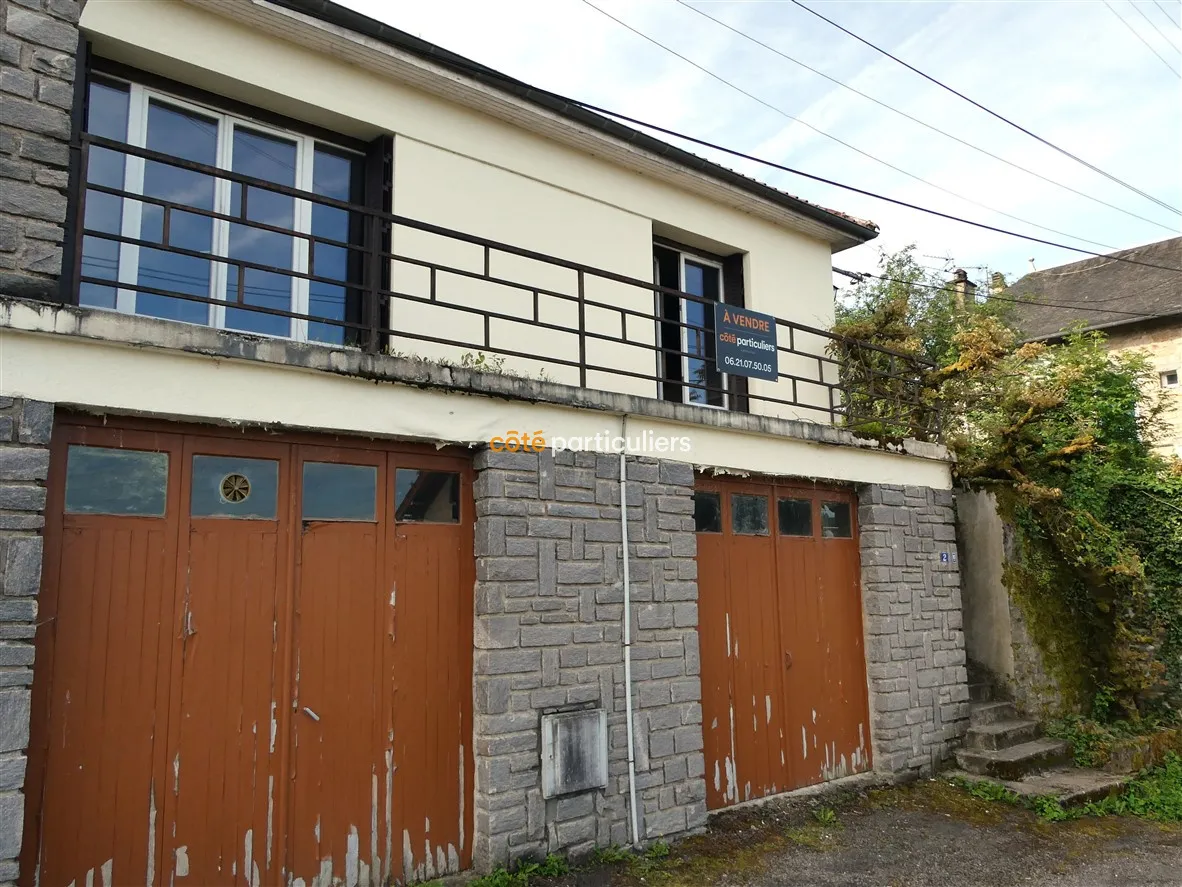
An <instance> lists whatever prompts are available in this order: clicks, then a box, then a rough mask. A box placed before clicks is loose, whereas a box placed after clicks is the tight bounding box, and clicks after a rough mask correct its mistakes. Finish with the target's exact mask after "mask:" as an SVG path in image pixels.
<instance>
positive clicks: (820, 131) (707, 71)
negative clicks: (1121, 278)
mask: <svg viewBox="0 0 1182 887" xmlns="http://www.w3.org/2000/svg"><path fill="white" fill-rule="evenodd" d="M580 2H581V3H583V4H584V5H586V6H589V7H590V8H591V9H594V10H595V11H596V12H598V13H599V14H600V15H602V16H605V17H606V18H609V19H611V20H612V21H613V22H615V23H616V24H617V25H620V26H621V27H622V28H625V29H627V30H628V31H631V32H632V33H633V34H635V35H636V36H637V37H640V38H642V39H644V40H647V41H648V42H649V43H651V44H653V45H654V46H656V47H658V48H660V49H663V50H665V52H668V53H669V54H670V55H673V56H676V57H677V58H679V59H681V60H682V61H683V62H685V63H686V64H689V65H692V66H693V67H694V68H696V69H697V70H699V71H701V72H702V73H703V74H705V75H706V76H708V77H712V78H713V79H715V80H717V81H718V82H719V83H721V84H723V85H724V86H727V87H730V88H731V89H733V90H735V91H736V92H738V93H740V94H741V95H744V96H746V97H747V98H749V99H751V100H752V101H754V102H758V103H759V104H760V105H762V106H763V107H764V108H767V109H768V110H769V111H772V112H773V113H776V114H779V115H780V116H781V117H784V118H786V119H788V120H791V121H793V122H795V123H799V124H800V125H801V126H804V127H807V128H808V129H811V130H812V131H813V132H815V133H817V135H819V136H823V137H824V138H827V139H829V140H830V141H833V142H836V143H837V144H839V145H842V146H843V147H845V148H849V149H850V150H851V151H854V152H855V153H857V154H860V155H862V156H863V157H865V158H867V159H868V160H873V161H874V162H875V163H879V164H881V165H882V166H885V167H886V168H887V169H891V170H894V171H895V172H897V173H900V174H901V175H905V176H907V177H908V178H909V179H913V180H915V181H917V182H920V183H921V184H924V185H927V186H928V187H929V188H935V189H936V190H937V191H942V192H944V193H945V194H948V195H950V196H952V197H955V198H957V199H958V200H963V201H965V202H966V203H971V204H972V205H973V206H977V207H980V208H981V209H984V210H988V211H989V212H993V213H997V214H998V215H1000V216H1005V217H1006V218H1007V219H1013V220H1014V221H1015V222H1021V223H1022V224H1024V225H1030V226H1031V227H1033V228H1038V229H1040V230H1042V231H1049V232H1050V233H1051V234H1058V235H1059V236H1060V237H1070V238H1071V239H1072V240H1079V241H1082V242H1083V243H1090V244H1092V245H1093V246H1101V247H1104V248H1105V249H1114V247H1111V246H1109V245H1108V244H1105V243H1097V242H1096V241H1094V240H1088V239H1087V238H1086V237H1078V236H1076V235H1074V234H1069V233H1067V232H1066V231H1060V230H1058V229H1057V228H1049V227H1047V226H1046V225H1040V224H1038V223H1037V222H1032V221H1030V220H1029V219H1024V218H1022V217H1021V216H1016V215H1013V214H1012V213H1008V212H1006V211H1005V210H1001V209H997V208H996V207H993V206H989V205H988V204H986V203H981V202H980V201H977V200H974V199H973V198H971V197H967V196H966V195H964V194H961V193H959V192H957V191H953V190H952V189H950V188H945V187H944V186H943V185H937V184H936V183H935V182H932V181H929V180H928V179H925V178H923V177H922V176H919V175H916V174H915V173H912V172H908V171H907V170H905V169H903V168H902V167H900V166H896V165H895V164H893V163H891V162H890V161H887V160H883V159H882V158H881V157H877V156H875V155H873V154H871V153H869V152H868V151H863V150H862V149H861V148H859V147H857V146H856V145H853V144H851V143H850V142H847V141H845V140H844V139H841V138H838V137H837V136H835V135H832V134H830V133H827V132H825V131H824V130H823V129H819V128H818V127H816V126H813V124H811V123H809V122H808V121H806V120H803V119H801V118H800V117H796V116H794V115H792V114H789V113H788V112H787V111H785V110H784V109H783V108H780V107H779V106H777V105H773V104H772V103H771V102H768V101H765V100H764V99H761V98H760V97H759V96H757V95H755V94H754V93H753V92H750V91H748V90H746V89H744V88H743V87H741V86H739V85H738V84H736V83H734V82H732V81H730V80H727V79H726V78H725V77H723V76H722V75H721V74H718V73H716V72H714V71H712V70H710V69H709V68H707V67H706V66H705V65H701V64H699V63H698V62H695V61H694V60H693V59H691V58H690V57H689V56H686V55H683V54H682V53H680V52H678V51H677V50H676V49H673V48H672V47H670V46H668V45H667V44H665V43H662V42H661V41H660V40H657V39H656V38H655V37H651V36H649V35H648V34H646V33H644V32H643V31H641V30H639V29H637V28H634V27H633V26H632V25H630V24H628V23H627V22H625V21H623V20H622V19H619V18H617V17H616V16H614V15H612V14H611V13H610V12H608V11H607V10H605V9H601V8H600V7H598V6H596V5H595V4H594V3H592V2H591V0H580Z"/></svg>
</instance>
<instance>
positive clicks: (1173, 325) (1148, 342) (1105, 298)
mask: <svg viewBox="0 0 1182 887" xmlns="http://www.w3.org/2000/svg"><path fill="white" fill-rule="evenodd" d="M1115 256H1119V257H1120V258H1121V259H1129V260H1131V261H1118V260H1116V259H1114V258H1113V257H1115ZM1135 263H1142V264H1135ZM1153 266H1157V267H1153ZM1177 269H1182V237H1173V238H1170V239H1169V240H1162V241H1159V242H1157V243H1148V244H1145V245H1144V246H1137V247H1133V248H1132V249H1127V250H1121V251H1119V252H1115V253H1112V254H1111V256H1103V257H1100V258H1094V259H1085V260H1083V261H1081V262H1072V263H1071V264H1069V265H1060V266H1058V267H1056V268H1047V269H1046V270H1045V271H1035V272H1033V273H1031V274H1027V275H1026V276H1025V277H1023V278H1021V279H1020V280H1018V281H1017V282H1015V283H1014V284H1013V285H1012V286H1010V287H1009V289H1008V290H1007V291H1006V293H1007V295H1008V296H1012V297H1014V298H1017V299H1021V300H1022V302H1021V303H1018V304H1016V305H1015V307H1014V314H1015V323H1016V325H1017V326H1018V328H1019V329H1020V330H1021V331H1022V332H1023V333H1024V334H1025V335H1026V336H1027V337H1028V338H1030V339H1055V338H1058V337H1060V336H1061V334H1062V333H1064V332H1066V331H1069V330H1072V329H1076V328H1081V329H1084V330H1099V331H1101V332H1103V333H1104V334H1105V335H1106V336H1107V337H1108V346H1109V348H1111V349H1112V350H1113V351H1132V350H1138V351H1144V352H1147V353H1148V354H1149V357H1150V360H1151V361H1152V364H1153V366H1154V368H1155V370H1156V371H1157V381H1156V384H1158V385H1160V387H1161V388H1162V390H1163V391H1164V393H1165V396H1166V398H1167V399H1168V401H1169V403H1170V404H1171V406H1170V407H1169V408H1168V411H1167V413H1166V416H1165V419H1166V421H1167V423H1168V431H1167V434H1166V436H1165V437H1164V438H1163V440H1162V442H1161V448H1162V451H1163V452H1165V453H1167V454H1169V455H1174V456H1182V272H1179V270H1177ZM1027 302H1042V303H1046V304H1035V305H1031V304H1026V303H1027Z"/></svg>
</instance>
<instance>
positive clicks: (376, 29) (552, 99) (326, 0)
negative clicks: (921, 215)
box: [269, 0, 879, 243]
mask: <svg viewBox="0 0 1182 887" xmlns="http://www.w3.org/2000/svg"><path fill="white" fill-rule="evenodd" d="M269 2H271V3H273V4H275V5H276V6H283V7H286V8H288V9H291V10H294V11H295V12H299V13H303V14H304V15H308V16H311V17H312V18H316V19H319V20H320V21H323V22H327V23H328V24H330V25H335V26H337V27H339V28H345V29H346V30H349V31H353V32H355V33H358V34H362V35H363V36H366V37H371V38H373V39H374V40H379V41H381V42H382V43H386V44H388V45H390V46H394V47H397V48H398V49H402V50H405V51H407V52H410V53H413V54H414V55H417V56H420V57H421V58H425V59H428V60H430V61H433V62H436V63H438V64H440V65H442V66H444V67H446V68H449V69H451V70H452V71H455V72H456V73H459V74H463V75H465V76H468V77H472V78H473V79H475V80H478V81H480V82H481V83H484V84H486V85H488V86H493V87H496V88H497V89H501V90H503V91H505V92H508V93H511V94H512V95H515V96H517V97H518V98H522V99H525V100H526V101H528V102H532V103H533V104H535V105H539V106H541V107H543V108H546V109H547V110H550V111H554V112H555V113H557V114H560V115H562V116H563V117H567V118H569V119H571V120H574V121H576V122H578V123H582V124H585V125H587V126H590V127H592V128H594V129H597V130H599V131H600V132H603V133H605V134H607V135H610V136H612V137H613V138H617V139H620V140H621V141H624V142H629V143H631V144H634V145H637V146H638V147H640V148H643V149H644V150H646V151H649V152H651V153H653V154H657V155H659V156H663V157H667V158H668V159H670V160H672V161H673V162H675V163H677V164H678V165H680V166H684V167H686V168H688V169H692V170H696V171H699V172H704V173H706V174H708V175H710V176H712V177H713V178H715V179H718V180H720V181H722V182H725V183H726V184H728V185H733V186H735V187H736V188H740V189H742V190H744V191H747V192H748V193H751V194H754V195H755V196H757V197H761V198H763V199H764V200H767V201H769V202H770V203H775V204H777V205H779V206H782V207H785V208H786V209H790V210H792V211H793V212H795V213H799V214H800V215H802V216H805V217H807V218H809V219H812V220H813V221H815V222H819V223H821V224H823V225H826V226H828V227H830V228H834V229H836V230H838V231H840V232H841V233H843V234H846V235H848V236H850V237H852V238H854V239H855V240H857V241H858V242H859V243H866V242H867V241H869V240H873V239H874V238H876V237H877V236H878V233H879V232H878V229H877V228H875V227H867V226H865V225H860V224H858V223H857V222H855V221H853V220H852V219H848V218H846V217H844V216H842V215H839V214H837V213H835V212H830V211H829V210H826V209H823V208H822V207H819V206H816V205H814V204H812V203H809V202H808V201H806V200H802V199H801V198H799V197H793V196H792V195H791V194H786V193H785V192H783V191H780V190H779V189H777V188H773V187H772V186H771V185H765V184H763V183H762V182H759V181H756V180H755V179H752V178H749V177H748V176H745V175H743V174H742V173H737V172H735V171H734V170H730V169H727V168H726V167H725V166H720V165H719V164H717V163H712V162H711V161H709V160H706V159H704V158H702V157H698V156H697V155H695V154H691V153H690V152H689V151H684V150H682V149H681V148H677V147H675V146H673V145H670V144H669V143H668V142H663V141H661V140H660V139H658V138H654V137H653V136H650V135H646V134H645V133H643V132H641V131H640V130H638V129H633V128H632V127H630V126H625V125H624V124H622V123H617V122H616V121H614V120H611V119H610V118H608V117H604V116H603V115H602V114H597V113H595V112H594V111H588V110H587V109H586V108H583V107H580V106H578V105H575V104H572V103H571V102H569V101H567V100H566V99H564V98H562V97H561V96H558V95H556V94H554V93H552V92H547V91H546V90H544V89H538V88H537V87H534V86H530V85H529V84H528V83H524V82H522V81H520V80H517V79H516V78H513V77H510V76H509V75H508V74H502V73H501V72H499V71H497V70H495V69H493V68H490V67H488V66H487V65H482V64H480V63H479V62H474V61H472V60H471V59H468V58H465V57H464V56H462V55H458V54H457V53H454V52H451V51H449V50H447V49H444V48H443V47H441V46H436V45H435V44H434V43H429V42H427V41H426V40H423V39H421V38H419V37H415V36H414V35H412V34H408V33H406V32H405V31H400V30H398V29H397V28H393V27H391V26H389V25H386V24H383V23H382V22H380V21H378V20H377V19H373V18H370V17H369V16H367V15H363V14H362V13H360V12H355V11H354V10H352V9H349V8H347V7H344V6H341V5H340V4H338V3H333V2H331V0H269Z"/></svg>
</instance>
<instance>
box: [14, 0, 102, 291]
mask: <svg viewBox="0 0 1182 887" xmlns="http://www.w3.org/2000/svg"><path fill="white" fill-rule="evenodd" d="M81 7H82V4H81V2H80V0H0V291H2V292H5V293H8V294H10V295H14V296H24V297H33V298H45V297H49V296H52V295H54V294H56V292H57V277H58V275H59V274H60V272H61V266H62V241H63V229H64V225H65V221H66V191H67V186H68V180H69V172H68V167H69V162H70V149H69V142H70V134H71V117H70V112H71V108H72V105H73V101H74V75H75V70H74V69H75V64H74V63H75V54H76V52H77V48H78V16H79V15H80V13H81Z"/></svg>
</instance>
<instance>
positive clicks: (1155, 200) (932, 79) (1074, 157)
mask: <svg viewBox="0 0 1182 887" xmlns="http://www.w3.org/2000/svg"><path fill="white" fill-rule="evenodd" d="M791 2H792V3H794V4H795V5H797V6H799V7H800V8H801V9H803V10H804V11H805V12H807V13H809V14H810V15H814V16H816V17H817V18H819V19H821V20H822V21H824V22H827V23H828V24H830V25H832V26H833V27H835V28H837V29H838V30H839V31H841V32H843V33H845V34H848V35H849V36H851V37H853V38H854V39H855V40H857V41H858V42H859V43H862V44H864V45H866V46H868V47H870V48H871V49H873V50H874V51H875V52H878V53H881V54H882V55H885V56H886V57H887V58H889V59H891V60H892V61H894V62H897V63H898V64H900V65H902V66H903V67H905V68H907V69H908V70H909V71H913V72H914V73H916V74H918V75H919V76H920V77H922V78H924V79H925V80H927V81H929V82H931V83H934V84H935V85H936V86H938V87H940V88H941V89H944V90H947V91H948V92H950V93H952V94H953V95H954V96H956V97H957V98H960V99H963V100H964V101H966V102H968V103H969V104H970V105H973V106H974V107H976V108H979V109H981V110H982V111H984V112H985V113H986V114H989V115H990V116H992V117H996V118H997V119H998V120H1000V121H1002V122H1003V123H1005V124H1007V125H1009V126H1012V127H1013V128H1014V129H1016V130H1018V131H1019V132H1022V133H1025V134H1026V135H1028V136H1030V137H1031V138H1032V139H1034V140H1035V141H1038V142H1040V143H1042V144H1043V145H1046V146H1047V147H1048V148H1052V149H1053V150H1055V151H1058V152H1059V153H1060V154H1062V155H1063V156H1064V157H1069V158H1071V159H1072V160H1074V161H1075V162H1076V163H1080V164H1083V165H1084V166H1086V167H1087V168H1088V169H1090V170H1092V172H1095V173H1099V174H1100V175H1102V176H1104V178H1106V179H1108V180H1109V181H1111V182H1115V183H1116V184H1118V185H1120V186H1122V187H1124V188H1128V189H1129V190H1130V191H1132V192H1133V193H1135V194H1139V195H1140V196H1141V197H1144V198H1145V199H1146V200H1150V201H1152V202H1153V203H1156V204H1157V205H1158V206H1160V207H1162V208H1163V209H1168V210H1169V211H1170V212H1172V213H1175V214H1177V215H1180V216H1182V210H1180V209H1178V208H1177V207H1174V206H1170V205H1169V204H1168V203H1166V202H1165V201H1163V200H1159V199H1158V198H1156V197H1154V196H1153V195H1152V194H1148V193H1146V192H1145V191H1142V190H1141V189H1140V188H1138V187H1136V186H1135V185H1131V184H1129V183H1128V182H1126V181H1124V180H1123V179H1120V178H1117V177H1116V176H1114V175H1112V173H1109V172H1105V171H1104V170H1102V169H1101V168H1100V167H1098V166H1096V165H1095V164H1094V163H1090V162H1088V161H1087V160H1084V159H1083V158H1082V157H1080V156H1078V155H1076V154H1072V153H1071V152H1070V151H1068V150H1067V149H1066V148H1061V147H1059V146H1058V145H1056V144H1055V143H1054V142H1051V141H1049V140H1047V139H1044V138H1043V137H1042V136H1040V135H1038V134H1037V133H1034V132H1032V131H1030V130H1029V129H1027V128H1026V127H1024V126H1022V125H1021V124H1019V123H1015V122H1014V121H1013V120H1010V119H1009V118H1008V117H1005V116H1003V115H1002V114H999V113H998V112H997V111H994V110H992V109H991V108H987V107H985V106H984V105H982V104H981V103H980V102H978V101H976V100H975V99H971V98H969V97H968V96H967V95H965V94H964V93H963V92H958V91H957V90H955V89H953V88H952V87H951V86H949V85H948V84H946V83H943V82H942V81H940V80H937V79H936V78H935V77H933V76H931V75H930V74H925V73H924V72H923V71H921V70H919V68H917V67H915V66H914V65H911V64H908V63H907V62H905V61H903V60H902V59H901V58H899V57H898V56H896V55H892V54H891V53H890V52H888V51H887V50H885V49H883V48H882V47H881V46H877V45H876V44H874V43H871V42H870V41H869V40H867V39H866V38H864V37H859V36H858V35H857V34H855V33H854V32H853V31H851V30H849V29H848V28H846V27H843V26H842V25H839V24H838V23H837V22H835V21H833V19H831V18H828V17H826V16H824V15H822V14H821V13H819V12H817V10H815V9H812V8H811V7H808V6H805V5H804V4H803V3H802V2H800V0H791ZM1118 17H1119V16H1118ZM1171 70H1173V69H1172V68H1171Z"/></svg>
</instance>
